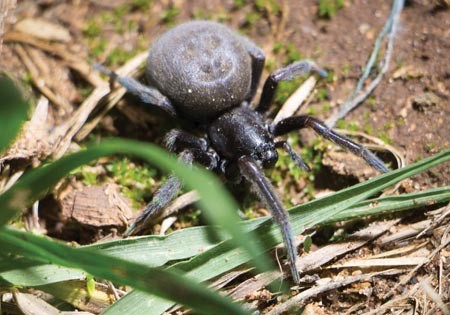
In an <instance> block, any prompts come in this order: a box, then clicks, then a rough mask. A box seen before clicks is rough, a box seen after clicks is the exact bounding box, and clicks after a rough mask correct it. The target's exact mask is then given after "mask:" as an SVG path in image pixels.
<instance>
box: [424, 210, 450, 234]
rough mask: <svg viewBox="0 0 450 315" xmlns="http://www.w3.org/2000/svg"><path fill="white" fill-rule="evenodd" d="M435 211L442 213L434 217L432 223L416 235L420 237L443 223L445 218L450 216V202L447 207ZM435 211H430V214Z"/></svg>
mask: <svg viewBox="0 0 450 315" xmlns="http://www.w3.org/2000/svg"><path fill="white" fill-rule="evenodd" d="M433 213H440V215H439V216H438V217H437V218H435V219H433V220H432V221H431V222H430V224H429V225H428V226H427V227H426V228H425V229H423V231H422V232H420V233H419V234H417V236H416V237H417V238H419V237H421V236H423V235H424V234H426V233H428V232H429V231H431V230H433V229H435V228H436V227H438V226H439V225H440V224H442V221H444V219H445V218H446V217H448V216H450V203H449V204H448V205H447V206H445V207H443V208H441V209H438V210H436V211H433ZM433 213H430V212H429V214H433Z"/></svg>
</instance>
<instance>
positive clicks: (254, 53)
mask: <svg viewBox="0 0 450 315" xmlns="http://www.w3.org/2000/svg"><path fill="white" fill-rule="evenodd" d="M241 43H242V44H243V45H244V47H245V49H247V52H248V54H249V56H250V58H251V59H252V82H251V85H250V92H249V93H248V96H247V98H246V101H247V102H248V103H250V102H251V101H252V99H253V97H254V96H255V94H256V90H257V89H258V83H259V80H260V79H261V74H262V72H263V69H264V62H265V60H266V56H265V54H264V51H263V50H262V49H261V48H259V47H258V46H256V45H255V44H254V43H252V42H251V41H250V40H249V39H248V38H246V37H245V36H241Z"/></svg>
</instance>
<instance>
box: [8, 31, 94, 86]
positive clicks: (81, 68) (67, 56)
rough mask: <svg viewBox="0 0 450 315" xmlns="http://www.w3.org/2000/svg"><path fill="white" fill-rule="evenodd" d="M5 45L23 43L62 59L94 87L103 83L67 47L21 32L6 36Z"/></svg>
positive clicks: (82, 60) (86, 64) (85, 63)
mask: <svg viewBox="0 0 450 315" xmlns="http://www.w3.org/2000/svg"><path fill="white" fill-rule="evenodd" d="M4 41H5V43H8V42H12V43H14V42H15V43H21V44H27V45H31V46H33V47H36V48H39V49H41V50H44V51H46V52H48V53H50V54H53V55H56V56H58V57H59V58H61V59H62V60H63V61H64V62H65V63H66V64H67V66H68V67H70V68H71V69H73V70H74V71H76V72H78V74H80V75H81V77H82V78H84V79H85V80H86V81H87V82H89V83H90V84H91V85H93V86H99V85H101V84H102V83H103V80H102V79H101V77H100V76H99V75H98V74H97V73H94V72H92V71H91V67H90V66H89V64H88V63H87V62H86V61H85V60H84V59H81V58H79V57H78V56H76V55H74V54H71V53H69V52H67V46H66V45H62V44H49V43H47V42H45V41H42V40H39V39H36V38H34V37H32V36H30V35H28V34H24V33H21V32H9V33H7V34H5V37H4Z"/></svg>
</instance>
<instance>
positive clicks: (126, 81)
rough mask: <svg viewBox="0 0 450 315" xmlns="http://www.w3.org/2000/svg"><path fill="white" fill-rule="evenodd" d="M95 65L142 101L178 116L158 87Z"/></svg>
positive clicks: (112, 80)
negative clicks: (146, 84)
mask: <svg viewBox="0 0 450 315" xmlns="http://www.w3.org/2000/svg"><path fill="white" fill-rule="evenodd" d="M93 66H94V68H95V69H97V70H98V71H100V72H102V73H104V74H106V75H107V76H109V79H110V82H111V83H113V82H114V81H118V82H119V83H120V85H122V86H123V87H124V88H126V89H127V91H128V92H130V93H131V94H133V95H136V96H137V97H139V99H140V100H141V101H142V102H144V103H146V104H151V105H155V106H157V107H159V108H161V109H162V110H164V111H165V112H166V113H168V114H169V115H170V116H172V117H177V113H176V110H175V107H174V106H173V105H172V103H171V102H170V101H169V99H168V98H167V97H165V96H164V95H163V94H161V92H159V91H158V90H157V89H156V88H154V87H151V86H145V85H143V84H141V83H140V82H139V81H137V80H135V79H133V78H129V77H124V76H120V75H118V74H117V73H115V72H114V71H111V70H109V69H107V68H105V67H103V66H102V65H100V64H98V63H94V65H93Z"/></svg>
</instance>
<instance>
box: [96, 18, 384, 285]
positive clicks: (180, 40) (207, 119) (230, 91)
mask: <svg viewBox="0 0 450 315" xmlns="http://www.w3.org/2000/svg"><path fill="white" fill-rule="evenodd" d="M264 61H265V55H264V52H263V51H262V49H261V48H259V47H257V46H256V45H255V44H254V43H253V42H251V41H250V40H249V39H248V38H246V37H244V36H241V35H239V34H237V33H236V32H234V31H232V30H231V29H229V28H228V27H226V26H225V25H222V24H220V23H216V22H211V21H191V22H186V23H183V24H180V25H178V26H176V27H174V28H172V29H171V30H169V31H167V32H166V33H164V34H163V35H162V36H161V37H159V38H158V39H157V40H156V42H155V43H154V44H153V46H152V47H151V49H150V51H149V55H148V59H147V66H146V78H147V82H148V84H149V85H148V86H147V85H144V84H141V83H140V82H138V81H137V80H135V79H132V78H128V77H123V76H118V75H117V74H116V73H115V72H113V71H110V70H108V69H106V68H104V67H103V66H101V65H99V64H95V65H94V67H95V68H96V69H98V70H99V71H101V72H103V73H104V74H106V75H108V76H109V77H110V80H111V82H113V81H115V80H117V81H118V82H119V83H120V84H121V85H122V86H124V87H125V88H126V89H127V90H128V92H129V93H131V94H134V95H136V96H138V97H139V98H140V100H141V101H142V102H144V103H146V104H150V105H153V106H157V107H159V108H160V109H162V110H163V111H165V112H166V113H167V114H169V115H170V116H171V117H173V118H175V119H178V120H180V121H182V122H184V123H185V124H187V125H189V126H190V129H191V130H196V131H197V134H201V135H202V136H201V137H199V136H196V135H194V134H193V133H190V132H187V131H185V130H181V129H173V130H171V131H169V132H168V133H167V134H166V135H165V137H164V140H163V144H164V146H165V147H166V148H167V149H168V150H169V151H171V152H174V153H176V154H178V156H179V159H180V160H182V161H184V162H186V163H188V164H192V163H193V162H194V161H195V162H198V163H200V164H202V165H204V166H205V167H206V168H207V169H209V170H212V171H219V172H222V173H223V174H225V177H227V178H229V179H231V180H233V181H236V182H240V181H241V180H242V179H245V180H247V181H248V182H250V184H251V186H252V188H253V190H254V191H255V192H256V194H257V196H258V198H259V199H260V200H261V202H262V203H263V204H264V205H265V207H266V208H267V209H269V210H270V212H271V214H272V217H273V220H274V221H275V222H276V223H277V224H278V225H279V227H280V230H281V234H282V237H283V241H284V245H285V248H286V252H287V258H288V265H289V268H290V270H291V273H292V277H293V280H294V282H295V283H299V281H300V278H299V272H298V270H297V268H296V260H297V256H298V254H297V248H296V246H295V242H294V237H293V233H292V228H291V224H290V221H289V215H288V213H287V211H286V210H285V209H284V207H283V205H282V203H281V201H280V198H279V197H278V196H277V194H276V192H275V189H274V187H273V186H272V184H271V183H270V181H269V180H268V178H267V177H266V176H265V175H264V172H263V168H271V167H273V166H274V165H275V162H276V161H277V159H278V153H277V149H278V148H283V149H285V150H286V151H287V153H288V154H289V155H290V157H291V158H292V159H293V161H294V162H295V163H296V164H297V165H298V166H299V167H301V168H303V169H305V170H309V168H308V166H307V165H306V164H305V162H304V161H303V160H302V158H301V157H300V155H299V154H298V153H296V152H295V151H294V150H293V149H292V148H291V147H290V145H289V144H288V143H287V142H286V141H275V137H277V136H280V135H284V134H286V133H289V132H291V131H294V130H297V129H301V128H305V127H308V128H312V129H313V130H314V131H315V132H316V133H318V134H319V135H321V136H323V137H324V138H326V139H328V140H331V141H332V142H334V143H336V144H338V145H340V146H341V147H343V148H345V149H347V150H349V151H351V152H352V153H354V154H356V155H358V156H360V157H362V158H363V159H364V160H365V161H366V162H367V163H368V164H370V165H371V166H373V167H374V168H375V169H377V170H378V171H380V172H387V171H388V168H387V167H386V166H385V165H384V164H383V162H382V161H381V160H380V159H378V158H377V157H376V156H375V155H374V154H373V153H372V152H370V151H369V150H367V149H366V148H364V147H363V146H361V145H359V144H357V143H355V142H353V141H352V140H350V139H348V138H346V137H344V136H341V135H339V134H337V133H336V132H334V131H332V130H330V129H329V128H327V127H326V126H325V125H324V124H323V123H322V122H321V121H319V120H317V119H315V118H313V117H311V116H292V117H288V118H285V119H283V120H281V121H280V122H278V123H275V124H273V123H271V121H270V120H268V119H267V118H266V117H265V114H266V112H267V111H268V109H269V107H270V105H271V104H272V101H273V97H274V94H275V90H276V88H277V85H278V83H279V82H280V81H288V80H292V79H294V78H295V77H298V76H301V75H304V74H305V73H309V72H315V73H317V74H319V75H320V76H326V75H327V74H326V71H325V70H323V69H321V68H319V67H318V66H316V65H315V64H314V63H313V62H311V61H307V60H301V61H297V62H294V63H292V64H290V65H288V66H286V67H284V68H281V69H278V70H276V71H274V72H272V73H271V74H270V75H269V76H268V78H267V79H266V81H265V83H264V87H263V90H262V94H261V97H260V100H259V102H258V103H257V104H256V105H255V106H254V105H253V104H252V100H253V98H254V96H255V94H256V90H257V87H258V83H259V81H260V78H261V73H262V70H263V66H264ZM188 129H189V128H188ZM182 186H183V183H182V181H181V180H179V179H177V178H176V177H174V176H171V177H169V179H168V181H167V182H166V183H165V184H163V186H162V187H161V188H160V189H159V190H158V191H157V192H156V193H155V194H154V196H153V199H152V201H151V202H150V203H149V204H148V205H147V207H146V208H145V209H144V211H143V213H142V215H141V216H140V217H138V218H137V219H136V221H135V222H134V223H133V224H132V226H131V227H130V229H129V230H128V234H131V233H133V234H136V233H138V232H139V230H140V227H141V226H143V223H145V222H148V221H149V220H150V219H151V218H153V217H154V216H155V213H159V212H160V211H161V210H162V209H163V208H164V207H165V206H166V205H167V204H168V203H169V202H170V201H171V200H172V199H173V198H174V197H175V196H176V194H177V192H178V191H179V189H181V188H182Z"/></svg>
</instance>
